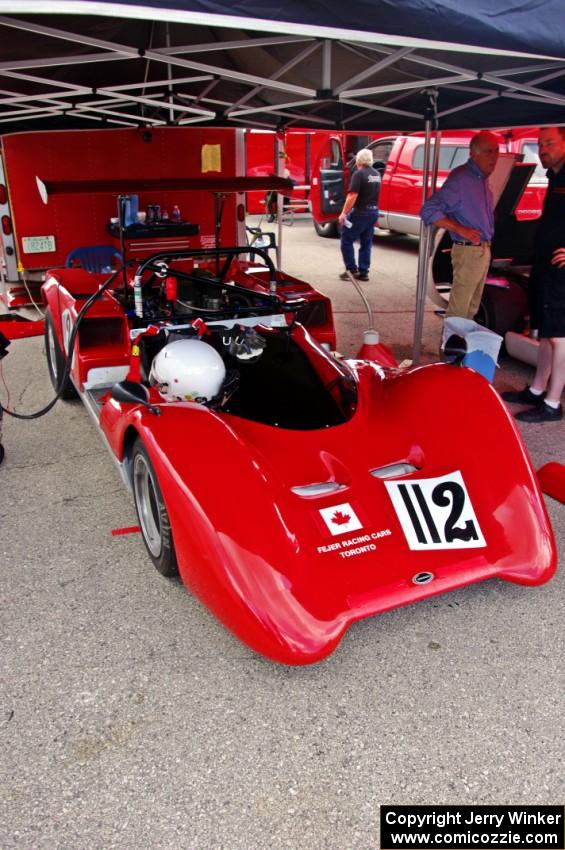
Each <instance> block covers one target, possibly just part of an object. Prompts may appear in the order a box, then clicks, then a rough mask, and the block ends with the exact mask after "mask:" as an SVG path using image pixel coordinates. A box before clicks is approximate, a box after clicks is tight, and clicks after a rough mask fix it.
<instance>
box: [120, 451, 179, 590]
mask: <svg viewBox="0 0 565 850" xmlns="http://www.w3.org/2000/svg"><path fill="white" fill-rule="evenodd" d="M131 467H132V479H133V480H132V483H133V497H134V500H135V509H136V511H137V516H138V519H139V524H140V526H141V534H142V535H143V542H144V543H145V545H146V547H147V551H148V552H149V557H150V558H151V560H152V561H153V564H154V566H155V569H157V570H158V571H159V572H160V573H161V575H162V576H165V577H166V578H172V577H173V576H176V575H177V574H178V567H177V556H176V553H175V546H174V543H173V535H172V533H171V523H170V520H169V514H168V513H167V508H166V507H165V502H164V501H163V496H162V494H161V488H160V487H159V482H158V481H157V476H156V474H155V470H154V469H153V464H152V463H151V459H150V458H149V455H148V454H147V449H146V448H145V446H144V444H143V441H142V440H141V439H140V438H139V437H138V439H137V440H136V441H135V443H134V445H133V451H132V463H131Z"/></svg>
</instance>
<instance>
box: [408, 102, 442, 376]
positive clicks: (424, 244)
mask: <svg viewBox="0 0 565 850" xmlns="http://www.w3.org/2000/svg"><path fill="white" fill-rule="evenodd" d="M424 93H425V94H426V95H427V96H428V98H429V103H428V108H427V109H426V122H425V132H426V140H425V145H424V166H423V175H422V177H423V180H422V203H424V201H425V200H426V198H427V196H428V184H429V177H430V158H431V157H430V153H431V133H432V125H433V126H434V128H435V123H436V119H435V113H436V98H437V91H436V90H435V89H431V90H430V91H426V92H424ZM438 148H439V140H438V139H437V138H436V143H435V151H434V160H436V163H437V156H438V155H439V151H438ZM435 170H436V173H437V165H436V166H435ZM430 230H431V228H429V227H426V225H425V224H424V222H423V221H420V247H419V251H418V272H417V276H416V315H415V320H414V347H413V350H412V362H413V363H414V364H418V363H419V362H420V358H421V354H422V333H423V329H424V309H425V304H426V289H427V282H428V263H429V256H430V244H431V238H430Z"/></svg>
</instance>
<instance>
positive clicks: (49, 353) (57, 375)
mask: <svg viewBox="0 0 565 850" xmlns="http://www.w3.org/2000/svg"><path fill="white" fill-rule="evenodd" d="M45 356H46V357H47V368H48V369H49V377H50V378H51V383H52V384H53V387H54V389H55V392H59V387H60V383H61V378H62V377H63V373H64V371H65V367H66V365H67V358H66V357H65V355H64V354H63V352H62V351H61V347H60V345H59V340H58V339H57V333H56V331H55V323H54V322H53V317H52V315H51V311H50V310H49V308H47V310H46V312H45ZM76 396H77V391H76V390H75V388H74V385H73V382H72V381H71V379H70V378H69V377H67V378H66V379H65V380H64V381H63V387H62V390H61V395H60V397H61V398H64V399H67V400H68V399H71V398H76Z"/></svg>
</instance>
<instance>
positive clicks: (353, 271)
mask: <svg viewBox="0 0 565 850" xmlns="http://www.w3.org/2000/svg"><path fill="white" fill-rule="evenodd" d="M351 274H352V275H353V277H357V275H358V274H359V272H358V271H357V269H346V270H345V271H344V272H342V273H341V274H340V276H339V279H340V280H349V275H351Z"/></svg>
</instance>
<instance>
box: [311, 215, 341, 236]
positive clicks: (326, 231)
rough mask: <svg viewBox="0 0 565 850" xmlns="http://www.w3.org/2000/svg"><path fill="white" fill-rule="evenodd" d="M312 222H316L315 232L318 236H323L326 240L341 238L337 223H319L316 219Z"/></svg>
mask: <svg viewBox="0 0 565 850" xmlns="http://www.w3.org/2000/svg"><path fill="white" fill-rule="evenodd" d="M312 221H313V222H314V230H315V231H316V233H317V234H318V236H322V237H323V238H324V239H337V237H338V236H339V230H338V226H337V221H324V222H319V221H316V219H315V218H313V219H312Z"/></svg>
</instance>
